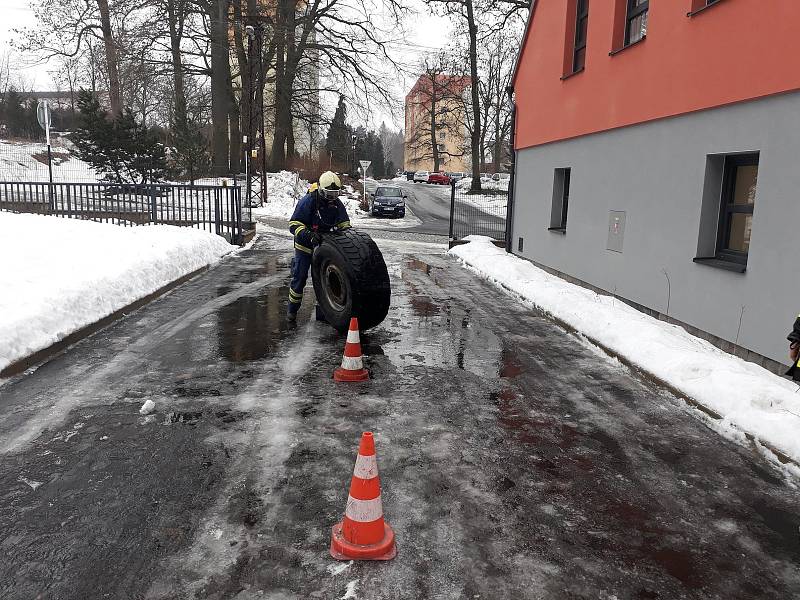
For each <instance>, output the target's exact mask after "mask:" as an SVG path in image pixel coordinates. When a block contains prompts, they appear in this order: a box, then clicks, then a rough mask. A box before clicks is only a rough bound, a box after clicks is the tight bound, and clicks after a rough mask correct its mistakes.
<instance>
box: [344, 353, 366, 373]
mask: <svg viewBox="0 0 800 600" xmlns="http://www.w3.org/2000/svg"><path fill="white" fill-rule="evenodd" d="M342 368H343V369H344V370H345V371H360V370H361V369H363V368H364V363H363V361H362V360H361V357H360V356H343V357H342Z"/></svg>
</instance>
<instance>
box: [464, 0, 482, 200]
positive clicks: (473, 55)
mask: <svg viewBox="0 0 800 600" xmlns="http://www.w3.org/2000/svg"><path fill="white" fill-rule="evenodd" d="M464 5H465V6H466V8H467V28H468V29H469V74H470V78H471V80H472V82H471V83H472V85H471V86H470V91H471V94H472V120H473V123H472V140H471V141H472V183H471V184H470V190H472V191H474V192H479V191H481V167H480V158H481V157H480V146H481V105H480V93H479V92H480V90H479V89H478V26H477V24H476V23H475V11H474V7H473V5H472V0H464Z"/></svg>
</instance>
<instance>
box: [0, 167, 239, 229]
mask: <svg viewBox="0 0 800 600" xmlns="http://www.w3.org/2000/svg"><path fill="white" fill-rule="evenodd" d="M0 210H4V211H9V212H24V213H37V214H43V215H54V216H58V217H66V218H72V219H86V220H91V221H100V222H104V223H115V224H117V225H122V226H125V227H132V226H137V225H148V224H154V225H155V224H160V225H177V226H179V227H193V228H196V229H203V230H205V231H209V232H211V233H215V234H217V235H220V236H222V237H224V238H225V239H227V240H228V241H229V242H230V243H232V244H240V243H242V242H243V240H244V235H245V233H246V231H245V230H246V229H248V228H249V226H248V223H249V221H250V208H249V207H243V206H242V188H241V187H240V186H209V185H172V184H160V183H156V184H118V183H82V182H79V183H63V182H58V183H53V184H49V183H46V182H39V181H36V182H32V181H0Z"/></svg>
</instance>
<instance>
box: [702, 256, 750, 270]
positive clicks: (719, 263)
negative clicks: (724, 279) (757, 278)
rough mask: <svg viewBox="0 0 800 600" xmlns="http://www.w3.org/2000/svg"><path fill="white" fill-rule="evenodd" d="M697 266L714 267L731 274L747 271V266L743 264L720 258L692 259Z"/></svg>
mask: <svg viewBox="0 0 800 600" xmlns="http://www.w3.org/2000/svg"><path fill="white" fill-rule="evenodd" d="M693 260H694V262H696V263H697V264H698V265H705V266H707V267H714V268H715V269H723V270H725V271H731V272H733V273H744V272H745V271H747V265H746V264H743V263H738V262H733V261H731V260H724V259H721V258H715V257H710V258H703V257H697V258H694V259H693Z"/></svg>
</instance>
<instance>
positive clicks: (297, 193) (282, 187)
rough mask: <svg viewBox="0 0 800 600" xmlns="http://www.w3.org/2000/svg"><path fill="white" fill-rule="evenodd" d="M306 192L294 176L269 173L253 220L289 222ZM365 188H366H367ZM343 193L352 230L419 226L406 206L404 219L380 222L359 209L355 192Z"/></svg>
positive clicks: (349, 190) (342, 198) (301, 182)
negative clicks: (262, 200) (264, 200)
mask: <svg viewBox="0 0 800 600" xmlns="http://www.w3.org/2000/svg"><path fill="white" fill-rule="evenodd" d="M307 189H308V181H306V180H305V179H299V178H298V176H297V174H296V173H291V172H289V171H281V172H280V173H269V174H268V175H267V197H268V201H267V203H266V204H265V205H264V206H261V207H259V208H254V209H253V212H252V214H253V217H254V218H256V217H260V216H264V217H274V218H277V219H290V218H291V217H292V213H293V212H294V207H295V205H296V204H297V201H298V200H299V199H300V198H302V197H303V195H304V194H305V193H306V190H307ZM367 189H369V188H367ZM345 191H346V194H345V195H343V196H342V197H341V200H342V203H343V204H344V207H345V208H346V209H347V214H348V215H349V216H350V222H351V223H352V224H353V226H354V227H359V228H365V229H369V228H377V229H385V228H391V229H395V228H396V229H406V228H408V227H416V226H418V225H420V224H422V221H420V220H419V219H418V218H417V217H416V216H415V215H414V214H413V213H412V212H411V210H410V209H409V208H408V207H406V216H405V218H402V219H380V218H376V217H373V216H372V215H371V214H369V213H368V212H365V211H363V210H361V206H360V198H359V196H358V192H356V191H355V190H354V189H353V188H352V187H350V186H347V187H346V188H345Z"/></svg>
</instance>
